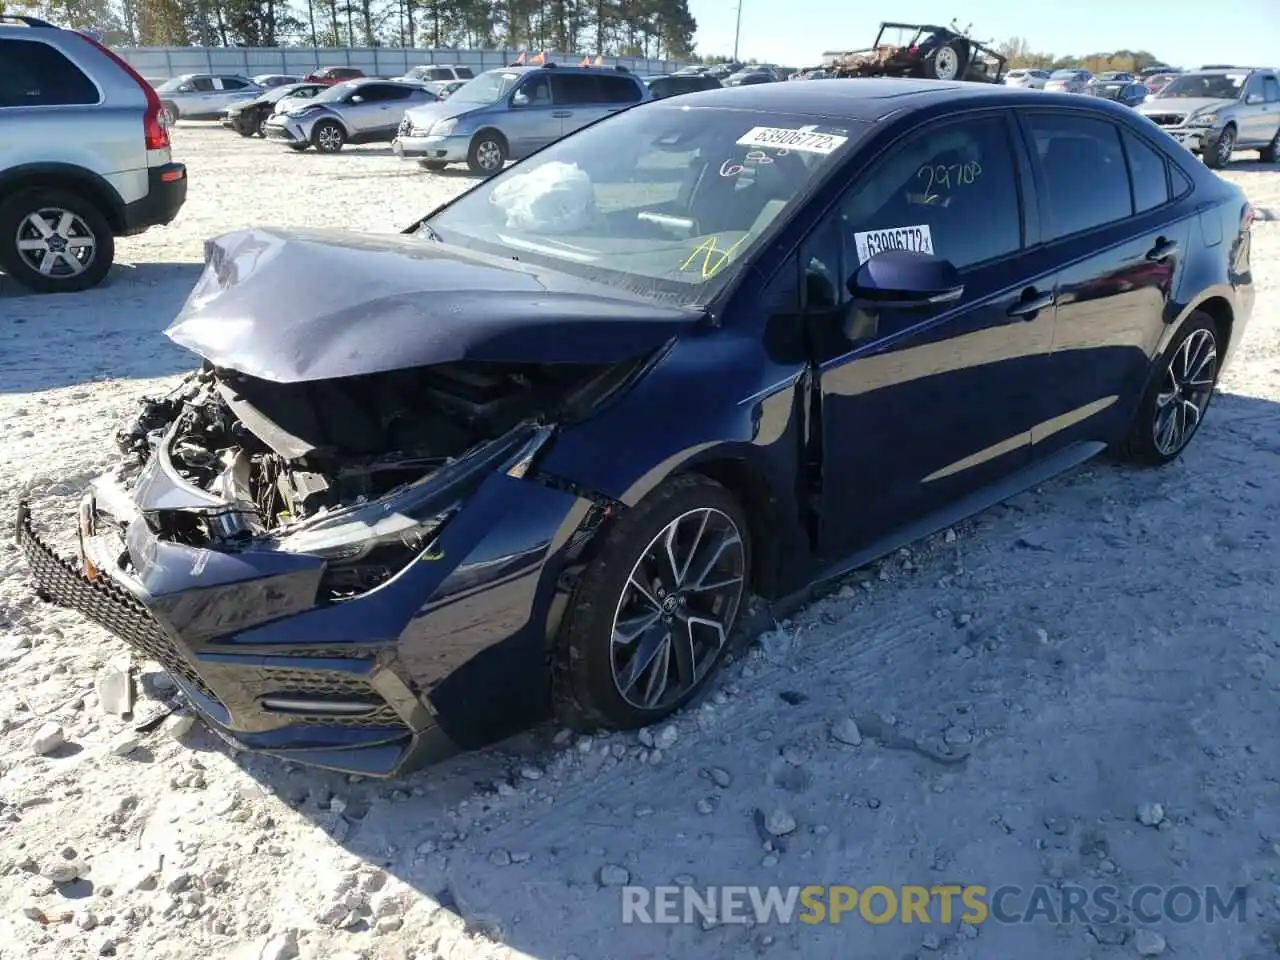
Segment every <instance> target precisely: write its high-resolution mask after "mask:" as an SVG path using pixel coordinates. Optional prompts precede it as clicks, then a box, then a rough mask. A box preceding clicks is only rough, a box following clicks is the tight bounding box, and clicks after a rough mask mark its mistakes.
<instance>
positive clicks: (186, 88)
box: [178, 83, 195, 93]
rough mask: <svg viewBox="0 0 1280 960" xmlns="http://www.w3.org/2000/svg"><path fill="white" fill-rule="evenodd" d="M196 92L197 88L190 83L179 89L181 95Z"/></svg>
mask: <svg viewBox="0 0 1280 960" xmlns="http://www.w3.org/2000/svg"><path fill="white" fill-rule="evenodd" d="M194 90H195V87H193V86H192V85H191V84H189V83H184V84H183V85H182V86H180V87H178V92H179V93H192V92H193V91H194Z"/></svg>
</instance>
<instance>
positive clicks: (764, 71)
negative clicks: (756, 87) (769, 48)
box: [722, 66, 778, 87]
mask: <svg viewBox="0 0 1280 960" xmlns="http://www.w3.org/2000/svg"><path fill="white" fill-rule="evenodd" d="M777 80H778V75H777V74H776V73H774V72H773V70H771V69H769V68H768V67H763V66H755V67H745V68H744V69H742V70H739V71H738V72H737V73H734V74H730V75H729V76H727V77H725V78H724V80H723V81H722V84H723V85H724V86H726V87H747V86H751V85H753V84H758V83H776V82H777Z"/></svg>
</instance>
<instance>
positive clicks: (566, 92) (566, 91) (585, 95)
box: [551, 73, 602, 104]
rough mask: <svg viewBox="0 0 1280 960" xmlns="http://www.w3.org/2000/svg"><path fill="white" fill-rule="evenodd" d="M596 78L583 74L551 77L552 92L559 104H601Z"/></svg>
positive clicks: (564, 74)
mask: <svg viewBox="0 0 1280 960" xmlns="http://www.w3.org/2000/svg"><path fill="white" fill-rule="evenodd" d="M597 79H598V78H596V77H592V76H588V75H587V74H583V73H557V74H553V75H552V77H551V91H552V95H553V96H554V97H555V101H556V103H557V104H575V103H600V102H601V99H602V98H601V95H600V87H599V85H598V84H597V82H596V81H597Z"/></svg>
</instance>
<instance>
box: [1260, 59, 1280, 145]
mask: <svg viewBox="0 0 1280 960" xmlns="http://www.w3.org/2000/svg"><path fill="white" fill-rule="evenodd" d="M1262 100H1263V103H1262V112H1261V117H1262V120H1261V123H1260V127H1259V130H1258V142H1259V143H1261V144H1263V145H1266V144H1269V143H1271V141H1272V140H1274V139H1275V138H1276V135H1277V134H1278V133H1280V80H1277V78H1276V77H1275V75H1274V74H1269V73H1268V74H1264V75H1263V77H1262Z"/></svg>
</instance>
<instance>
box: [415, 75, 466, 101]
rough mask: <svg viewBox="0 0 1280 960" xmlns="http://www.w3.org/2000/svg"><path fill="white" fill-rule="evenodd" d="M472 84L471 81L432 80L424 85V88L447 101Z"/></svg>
mask: <svg viewBox="0 0 1280 960" xmlns="http://www.w3.org/2000/svg"><path fill="white" fill-rule="evenodd" d="M470 82H471V81H470V80H430V81H428V82H427V83H425V84H423V86H425V87H426V88H427V89H428V90H430V91H431V92H432V93H434V94H435V95H436V96H437V97H439V98H440V99H441V100H445V99H447V98H448V97H451V96H453V95H454V94H455V93H457V92H458V91H459V90H461V89H462V88H463V87H465V86H466V85H467V84H468V83H470Z"/></svg>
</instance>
